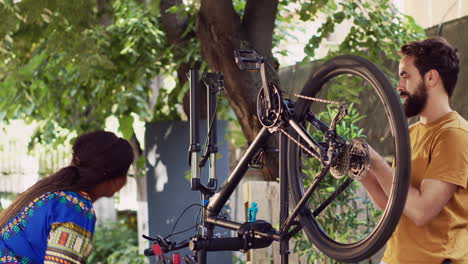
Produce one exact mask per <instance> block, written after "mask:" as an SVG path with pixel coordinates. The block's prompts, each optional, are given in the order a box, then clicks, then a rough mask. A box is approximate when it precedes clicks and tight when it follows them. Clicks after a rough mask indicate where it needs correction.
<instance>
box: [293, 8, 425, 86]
mask: <svg viewBox="0 0 468 264" xmlns="http://www.w3.org/2000/svg"><path fill="white" fill-rule="evenodd" d="M335 2H337V1H335V0H331V1H327V4H326V7H327V8H324V9H322V10H321V11H322V12H323V13H325V14H326V20H325V22H324V23H322V25H321V26H320V27H319V29H318V31H317V33H316V34H315V35H313V36H312V37H311V38H310V40H309V43H308V44H307V45H306V47H305V48H304V51H305V53H306V54H307V56H306V58H304V61H308V60H311V59H313V58H314V57H315V52H316V51H317V49H318V48H319V47H320V45H321V44H322V43H323V40H324V39H326V38H327V37H328V36H329V35H330V34H331V33H333V32H334V31H335V28H336V26H337V25H339V24H341V23H344V22H352V26H351V28H350V31H349V33H348V34H347V35H346V37H345V39H344V40H343V41H342V42H341V43H340V44H339V46H338V47H337V48H336V49H335V50H332V51H331V52H330V53H329V56H330V57H331V56H336V55H338V54H355V55H360V56H363V57H366V58H367V59H369V60H370V61H372V62H374V63H375V64H377V65H379V67H380V68H381V69H382V70H383V71H385V72H386V73H387V75H389V76H396V75H395V73H394V72H393V71H394V69H393V68H391V67H389V65H391V63H392V62H396V61H398V60H399V54H398V51H399V50H400V47H401V46H402V45H403V44H406V43H408V42H410V41H413V40H417V39H421V38H424V37H425V36H426V34H425V32H424V30H423V29H422V28H421V27H420V26H418V25H417V24H416V23H415V21H414V19H413V18H412V17H410V16H407V15H404V14H402V13H400V12H399V11H398V10H397V9H396V7H395V6H394V5H393V3H392V2H391V1H389V0H375V1H362V0H359V1H354V0H345V1H340V2H339V3H338V4H336V3H335ZM303 7H304V8H306V7H307V5H303ZM302 12H305V13H306V14H309V13H313V12H316V11H315V9H314V8H313V7H309V8H308V9H307V8H306V10H303V11H302ZM306 17H307V16H306ZM305 21H306V20H305ZM392 81H393V82H394V83H396V79H395V78H393V79H392Z"/></svg>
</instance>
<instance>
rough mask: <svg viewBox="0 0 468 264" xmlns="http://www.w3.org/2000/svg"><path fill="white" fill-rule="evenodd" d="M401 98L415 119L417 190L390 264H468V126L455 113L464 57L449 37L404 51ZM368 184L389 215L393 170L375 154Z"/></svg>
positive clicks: (391, 245) (390, 248)
mask: <svg viewBox="0 0 468 264" xmlns="http://www.w3.org/2000/svg"><path fill="white" fill-rule="evenodd" d="M400 53H401V55H402V58H401V60H400V65H399V76H400V82H399V84H398V88H397V90H398V92H399V93H400V96H401V97H402V98H403V100H404V104H403V106H404V110H405V113H406V115H407V116H408V117H412V116H419V121H418V122H416V123H415V124H413V125H411V126H410V128H409V134H410V142H411V185H410V188H409V191H408V198H407V201H406V204H405V207H404V210H403V215H402V217H401V219H400V221H399V224H398V226H397V228H396V230H395V232H394V233H393V235H392V237H391V238H390V240H389V242H388V243H387V249H386V251H385V255H384V258H383V260H382V263H385V264H400V263H401V264H403V263H404V264H412V263H421V264H422V263H430V264H436V263H453V264H468V246H467V245H468V190H467V182H468V122H467V121H466V120H465V119H464V118H462V117H461V116H460V115H459V114H458V113H457V112H455V111H453V110H452V109H451V107H450V103H449V99H450V97H451V96H452V94H453V90H454V88H455V84H456V82H457V75H458V71H459V66H458V65H459V58H458V56H457V50H456V49H455V48H453V47H452V46H451V45H450V44H449V43H448V42H447V41H446V40H445V39H443V38H430V39H426V40H422V41H415V42H411V43H409V44H406V45H404V46H403V47H401V50H400ZM369 151H370V168H369V171H368V174H367V177H365V178H364V179H362V180H361V182H362V184H363V185H364V187H365V188H366V189H367V191H368V192H369V194H370V195H371V197H372V199H373V200H374V202H375V203H376V204H377V205H378V206H379V207H381V208H385V205H386V203H387V200H388V196H389V192H390V187H391V184H392V178H393V169H392V168H391V167H390V166H389V165H388V164H387V163H386V161H385V160H384V159H383V158H382V157H381V156H380V155H379V154H378V153H377V152H375V151H374V150H373V149H372V148H369Z"/></svg>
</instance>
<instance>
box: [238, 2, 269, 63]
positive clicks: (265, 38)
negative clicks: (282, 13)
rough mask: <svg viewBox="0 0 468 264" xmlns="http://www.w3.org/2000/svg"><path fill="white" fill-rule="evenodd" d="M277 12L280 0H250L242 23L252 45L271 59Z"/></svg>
mask: <svg viewBox="0 0 468 264" xmlns="http://www.w3.org/2000/svg"><path fill="white" fill-rule="evenodd" d="M277 11H278V0H248V1H247V4H246V7H245V13H244V17H243V21H242V25H243V27H244V29H245V31H246V34H247V40H248V41H249V42H250V44H251V45H252V46H253V47H254V48H255V50H256V51H257V52H259V53H260V54H262V56H268V57H270V58H271V56H272V54H271V49H272V48H273V30H274V28H275V19H276V13H277Z"/></svg>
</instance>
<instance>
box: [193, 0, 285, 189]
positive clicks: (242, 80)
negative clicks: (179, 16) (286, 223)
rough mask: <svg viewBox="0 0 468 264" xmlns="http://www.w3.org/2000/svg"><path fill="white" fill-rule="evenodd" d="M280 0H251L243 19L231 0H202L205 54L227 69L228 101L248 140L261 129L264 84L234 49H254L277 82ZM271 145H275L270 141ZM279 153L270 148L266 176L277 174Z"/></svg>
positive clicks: (201, 36)
mask: <svg viewBox="0 0 468 264" xmlns="http://www.w3.org/2000/svg"><path fill="white" fill-rule="evenodd" d="M277 7H278V0H249V1H247V4H246V9H245V13H244V16H243V19H242V20H241V18H240V16H239V15H238V14H237V13H236V12H235V10H234V8H233V5H232V1H231V0H202V1H201V7H200V12H199V16H198V21H197V22H198V23H197V33H198V37H199V39H200V41H201V49H202V50H201V52H202V56H203V58H204V59H205V60H206V61H207V62H208V64H209V66H210V68H211V70H213V71H219V72H222V73H224V84H225V90H226V94H227V97H228V101H229V103H230V105H231V107H232V108H233V109H234V112H235V113H236V116H237V118H238V119H239V123H240V125H241V127H242V131H243V132H244V135H245V136H246V138H247V140H248V142H252V141H253V139H254V138H255V136H256V135H257V134H258V132H259V131H260V129H261V124H260V123H259V121H258V118H257V114H256V113H257V110H256V98H257V94H258V91H259V89H260V88H261V79H260V74H259V73H256V72H255V73H252V72H242V71H240V70H239V69H238V67H237V65H236V64H235V62H234V50H235V49H255V50H256V51H257V52H258V53H259V54H260V56H263V57H264V58H265V59H266V62H267V65H266V66H267V67H266V68H267V76H268V78H269V81H270V82H273V83H278V73H277V71H276V70H275V67H273V65H274V59H273V56H272V52H271V49H272V36H273V29H274V21H275V18H276V12H277ZM268 148H276V145H275V144H274V143H270V144H269V146H268ZM277 161H278V155H277V153H272V152H267V157H266V159H265V162H266V164H265V165H266V166H265V169H264V175H265V179H266V180H276V179H277V178H278V167H277Z"/></svg>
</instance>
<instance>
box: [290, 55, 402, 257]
mask: <svg viewBox="0 0 468 264" xmlns="http://www.w3.org/2000/svg"><path fill="white" fill-rule="evenodd" d="M324 68H326V67H324ZM344 74H353V75H360V76H361V78H364V79H365V80H366V81H367V82H369V83H371V84H372V85H371V86H377V85H379V84H378V81H377V80H375V79H373V78H369V77H368V76H367V75H363V74H362V67H361V66H359V65H357V66H356V65H354V64H349V65H348V66H347V67H345V68H339V67H337V68H335V69H332V70H329V71H328V72H325V73H323V74H322V76H321V78H320V80H321V83H318V84H315V85H316V86H315V87H314V88H312V89H311V90H310V91H308V92H309V93H308V94H306V95H308V96H314V94H313V91H314V90H320V91H321V92H322V91H323V90H326V89H319V88H320V87H321V85H322V84H323V83H327V84H326V85H325V86H327V85H329V83H328V82H329V81H330V79H331V80H333V79H335V77H337V76H338V77H339V76H343V75H344ZM386 85H387V86H389V85H388V84H386ZM325 88H326V87H325ZM371 88H372V87H371ZM386 89H387V93H384V90H381V89H377V91H376V92H374V94H375V95H376V96H377V97H379V98H378V99H379V100H380V102H381V104H382V105H381V106H380V107H379V108H380V109H387V107H384V106H388V105H390V104H395V100H398V98H397V97H395V94H393V98H392V94H390V95H389V94H388V87H386ZM319 95H320V94H319ZM319 97H320V98H324V97H323V95H322V96H319ZM395 98H396V99H395ZM392 99H393V100H394V101H393V102H392V101H391V100H392ZM389 100H390V101H389ZM396 103H398V101H396ZM314 104H315V103H314ZM314 104H312V105H314ZM297 105H298V107H297V109H298V112H296V116H298V117H299V120H302V119H301V118H302V117H303V116H304V113H305V111H307V110H308V107H306V106H307V105H310V103H309V102H307V101H306V100H304V99H300V100H299V101H298V103H297ZM316 111H317V110H314V112H316ZM359 111H362V109H359ZM400 111H401V110H400ZM385 115H386V116H387V120H389V121H388V122H387V123H390V124H391V125H389V127H388V130H389V131H391V134H392V136H391V137H388V136H387V137H386V138H390V139H393V140H392V141H393V142H396V140H398V141H402V142H403V143H404V142H406V141H407V138H405V137H404V136H403V137H404V138H403V139H402V138H401V137H402V136H401V135H400V134H401V133H399V132H398V133H397V131H401V130H402V129H403V130H405V132H406V126H405V125H403V126H402V125H401V124H399V125H398V126H395V125H394V123H396V121H397V119H398V118H401V113H400V112H398V111H396V112H392V111H387V112H386V113H385ZM373 118H376V117H375V116H374V117H373ZM384 130H385V129H382V130H380V131H384ZM373 137H378V135H373ZM387 144H388V143H387ZM292 145H294V144H292ZM290 150H291V152H296V153H290V156H291V155H293V156H294V157H296V158H295V159H294V158H293V159H292V164H290V165H289V166H290V167H291V168H297V167H300V166H298V164H299V163H301V165H302V163H303V160H301V159H299V158H298V156H299V155H298V153H299V152H300V151H301V150H300V149H299V148H298V147H297V146H292V147H290ZM385 151H386V152H387V153H388V152H393V154H392V155H393V158H394V160H398V159H400V162H401V159H402V157H401V153H405V152H409V151H408V150H407V148H403V149H402V148H401V147H400V146H397V145H396V144H394V146H393V150H390V151H389V150H385ZM403 156H404V155H403ZM294 163H295V164H294ZM406 167H407V168H406ZM291 168H290V174H291V173H295V174H303V173H304V172H303V171H300V172H298V171H297V170H294V169H291ZM306 169H307V168H306ZM408 170H409V166H406V165H402V167H398V168H397V172H396V173H397V174H396V175H398V177H402V174H405V173H406V174H407V171H408ZM290 177H291V176H290ZM299 178H301V179H302V177H292V178H291V181H294V180H296V181H297V179H299ZM398 179H399V181H397V182H396V183H397V184H398V185H395V187H394V188H393V189H392V192H394V190H395V189H402V187H401V186H404V185H406V186H407V185H408V184H407V179H402V178H398ZM292 183H293V184H292V185H293V193H296V195H295V196H296V197H293V198H294V200H296V201H297V199H298V198H299V197H300V196H301V195H302V194H303V193H304V185H307V184H306V182H300V183H297V182H296V186H294V185H295V184H294V182H292ZM330 187H331V186H330ZM294 188H295V189H294ZM297 193H299V195H297ZM392 195H393V196H392ZM405 198H406V197H405ZM313 199H315V200H317V199H318V198H317V197H315V198H313ZM402 200H403V199H401V197H396V196H395V195H394V193H393V194H391V198H390V203H388V204H387V209H386V210H385V212H384V213H383V214H382V217H380V218H379V221H378V223H377V224H376V225H375V226H373V227H372V228H370V229H371V230H372V231H370V232H368V233H367V234H366V235H365V236H364V238H362V239H361V238H360V237H357V238H356V241H354V242H349V241H344V240H340V239H339V238H337V236H336V234H330V231H329V230H327V227H324V226H323V221H322V222H320V219H319V218H317V221H315V220H314V219H312V218H311V215H312V212H311V210H310V208H308V211H306V212H304V213H303V214H302V215H301V221H303V220H304V219H306V220H307V221H305V223H303V225H304V228H305V229H306V231H308V233H315V235H317V234H319V236H317V237H311V240H312V241H313V242H314V243H315V244H317V246H319V247H321V248H320V249H321V250H322V251H324V252H325V253H327V254H328V255H333V257H335V258H341V259H342V260H349V259H351V258H354V261H356V260H358V259H362V258H363V257H364V256H365V255H366V254H365V253H363V252H352V251H348V253H346V252H341V253H340V252H333V251H336V249H337V248H341V249H353V248H355V249H357V248H363V247H364V246H366V245H364V244H366V243H368V244H369V243H376V241H375V240H376V239H375V238H376V237H379V236H382V235H384V236H387V237H388V236H389V235H388V234H387V233H388V228H387V229H385V228H383V227H384V225H388V224H390V225H394V223H393V222H395V220H394V219H390V217H388V216H389V214H400V213H401V212H398V211H400V209H401V208H395V204H397V203H399V202H401V201H402ZM330 208H332V209H331V210H332V211H333V210H334V211H335V212H336V210H337V207H330ZM356 217H357V216H356ZM393 218H395V217H393ZM303 222H304V221H303ZM383 233H385V234H383ZM390 233H391V232H390ZM378 243H379V244H383V243H382V242H381V241H378ZM320 244H321V245H320ZM329 245H332V246H330V247H329V248H327V246H329ZM380 246H381V245H376V246H375V248H377V247H380ZM366 247H370V245H367V246H366ZM353 254H354V256H353ZM367 255H369V254H367Z"/></svg>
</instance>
